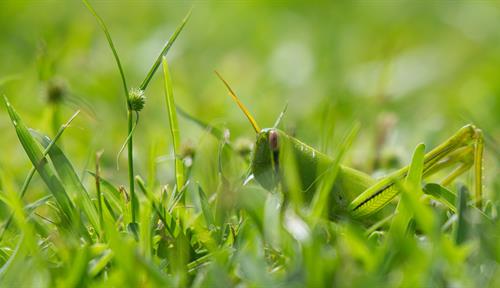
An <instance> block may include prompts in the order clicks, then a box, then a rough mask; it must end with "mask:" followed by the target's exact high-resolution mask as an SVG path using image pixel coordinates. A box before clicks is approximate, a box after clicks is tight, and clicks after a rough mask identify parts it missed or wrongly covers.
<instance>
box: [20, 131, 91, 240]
mask: <svg viewBox="0 0 500 288" xmlns="http://www.w3.org/2000/svg"><path fill="white" fill-rule="evenodd" d="M30 132H31V134H32V135H33V136H34V138H35V139H36V140H37V141H38V142H39V143H40V144H41V145H42V146H43V147H44V148H47V147H48V145H50V143H51V142H52V141H51V139H50V138H49V137H48V136H46V135H43V134H42V133H40V132H37V131H34V130H31V131H30ZM49 157H50V160H51V161H52V163H53V164H54V168H55V170H56V172H57V174H58V175H59V179H61V181H62V183H63V185H64V187H65V188H66V189H67V191H74V193H76V195H75V196H76V197H77V199H78V200H79V201H77V202H78V203H79V204H81V205H82V209H83V212H84V213H85V215H86V216H87V218H88V220H89V222H90V224H91V225H92V226H93V227H94V229H95V231H100V225H99V214H98V213H97V210H96V207H95V206H94V204H93V203H92V200H91V199H90V196H89V194H88V192H87V190H86V189H85V187H84V186H83V184H82V182H81V181H80V179H79V178H78V175H77V174H76V172H75V169H74V168H73V165H71V162H70V161H69V159H68V158H67V157H66V155H64V153H63V152H62V151H61V149H59V147H58V146H57V145H56V144H54V145H53V146H52V149H50V150H49Z"/></svg>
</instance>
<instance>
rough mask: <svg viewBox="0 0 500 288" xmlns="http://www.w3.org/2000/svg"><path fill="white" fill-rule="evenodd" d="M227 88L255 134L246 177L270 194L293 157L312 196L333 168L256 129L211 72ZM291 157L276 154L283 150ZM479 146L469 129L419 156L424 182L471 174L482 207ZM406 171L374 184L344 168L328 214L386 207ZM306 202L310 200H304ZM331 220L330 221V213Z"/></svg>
mask: <svg viewBox="0 0 500 288" xmlns="http://www.w3.org/2000/svg"><path fill="white" fill-rule="evenodd" d="M216 74H217V76H218V77H219V78H220V79H221V80H222V82H223V83H224V85H225V86H226V88H227V90H228V92H229V95H230V96H231V97H232V98H233V100H234V101H235V102H236V103H237V104H238V106H239V107H240V109H241V110H242V111H243V113H244V114H245V116H246V117H247V118H248V120H249V122H250V124H251V125H252V127H253V129H254V130H255V133H256V134H257V137H256V142H255V148H254V152H253V156H252V157H253V158H252V162H251V173H252V174H253V176H254V178H255V180H257V182H259V184H260V185H261V186H262V187H264V188H265V189H266V190H269V191H272V190H274V189H275V188H276V187H277V186H278V184H280V183H281V184H282V187H283V186H286V185H285V183H284V182H286V181H283V180H284V179H283V177H285V175H286V174H285V173H284V172H285V171H283V170H284V167H290V166H289V165H287V164H288V163H290V162H289V161H291V159H290V158H291V157H290V156H292V157H294V158H295V159H294V161H295V164H296V165H294V166H295V167H296V168H297V171H296V173H297V174H298V178H299V180H300V183H301V190H302V191H303V192H304V193H305V194H309V195H310V194H311V193H309V192H310V191H314V187H315V184H316V183H317V182H318V179H319V178H320V177H322V176H323V175H325V174H326V172H327V170H328V169H329V168H330V167H331V166H332V163H333V161H334V160H333V158H332V157H330V156H328V155H325V154H324V153H321V152H320V151H318V150H316V149H314V148H313V147H311V146H309V145H307V144H305V143H303V142H301V141H300V140H298V139H296V138H294V137H292V136H290V135H288V134H287V133H285V132H284V131H282V130H280V129H278V128H276V126H277V125H275V127H273V128H264V129H261V128H260V127H259V125H258V124H257V122H256V121H255V119H254V118H253V117H252V115H251V114H250V112H249V111H248V109H247V108H246V107H245V106H244V105H243V103H242V102H241V101H240V100H239V98H238V97H237V96H236V94H235V92H234V91H233V90H232V89H231V87H230V86H229V84H228V83H227V82H226V81H225V80H224V79H223V78H222V77H221V76H220V75H219V74H218V73H217V72H216ZM285 146H286V147H287V149H290V150H288V151H291V153H281V152H282V151H283V148H284V147H285ZM483 150H484V142H483V135H482V132H481V130H480V129H478V128H476V127H475V126H474V125H472V124H469V125H466V126H464V127H462V128H461V129H460V130H458V131H457V132H456V133H455V134H454V135H453V136H451V137H450V138H449V139H447V140H446V141H444V142H443V143H442V144H440V145H438V146H437V147H435V148H434V149H432V150H431V151H430V152H428V153H426V154H425V156H424V164H423V165H424V166H423V177H428V176H430V175H432V174H434V173H436V172H438V171H440V170H442V169H444V168H448V167H452V166H456V168H455V169H454V170H453V171H452V172H451V173H450V174H449V175H448V176H447V177H445V178H444V179H443V180H442V182H441V185H442V186H447V185H449V184H451V183H452V182H453V181H454V180H455V179H456V178H457V177H458V176H460V175H462V174H463V173H465V172H467V171H468V170H469V169H471V168H472V169H473V172H474V191H475V193H474V194H475V197H474V198H475V199H474V200H475V205H476V206H477V207H481V197H482V161H483ZM408 170H409V166H405V167H403V168H401V169H399V170H397V171H395V172H394V173H391V174H390V175H388V176H386V177H384V178H382V179H379V180H376V179H373V178H372V177H371V176H370V175H368V174H366V173H364V172H362V171H359V170H356V169H353V168H350V167H347V166H344V165H340V166H339V171H338V174H337V177H336V178H335V182H334V185H333V188H332V190H331V191H330V197H329V198H330V203H329V205H330V210H332V211H335V213H339V211H341V212H347V213H348V214H349V215H351V216H352V217H354V218H358V219H360V218H366V217H367V216H370V215H372V214H374V213H375V212H377V211H379V210H380V209H382V208H383V207H385V206H386V205H387V204H388V203H389V202H390V201H391V200H392V199H393V198H394V197H396V196H397V195H398V193H399V192H400V191H399V187H400V186H398V185H397V183H398V182H400V181H402V180H403V179H404V178H405V177H406V175H407V174H408ZM309 198H310V197H309ZM330 216H331V217H334V215H332V213H331V211H330Z"/></svg>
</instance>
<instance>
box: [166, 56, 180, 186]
mask: <svg viewBox="0 0 500 288" xmlns="http://www.w3.org/2000/svg"><path fill="white" fill-rule="evenodd" d="M162 63H163V76H164V78H165V99H166V102H167V110H168V117H169V120H170V121H169V122H170V133H171V134H172V142H173V144H174V155H175V160H174V164H175V180H176V184H177V191H181V190H182V188H183V187H184V164H183V163H182V159H180V157H179V154H180V146H181V144H180V135H179V124H178V123H177V113H176V109H175V102H174V92H173V89H172V79H171V78H170V72H169V70H168V63H167V58H165V57H163V61H162Z"/></svg>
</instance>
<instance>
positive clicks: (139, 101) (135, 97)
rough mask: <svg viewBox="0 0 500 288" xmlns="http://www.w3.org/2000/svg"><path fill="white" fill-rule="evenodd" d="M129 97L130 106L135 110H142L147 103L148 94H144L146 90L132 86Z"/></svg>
mask: <svg viewBox="0 0 500 288" xmlns="http://www.w3.org/2000/svg"><path fill="white" fill-rule="evenodd" d="M128 99H129V101H130V107H131V108H132V110H133V111H137V112H139V111H141V110H142V108H144V104H145V103H146V96H144V90H141V89H138V88H132V89H131V90H130V92H129V93H128Z"/></svg>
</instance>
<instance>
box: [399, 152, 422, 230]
mask: <svg viewBox="0 0 500 288" xmlns="http://www.w3.org/2000/svg"><path fill="white" fill-rule="evenodd" d="M424 154H425V145H424V144H422V143H421V144H419V145H417V147H416V148H415V151H414V152H413V157H412V161H411V163H410V168H409V170H408V175H407V176H406V178H405V182H404V184H403V185H402V186H403V187H404V188H403V189H402V190H404V191H402V193H401V198H404V197H405V196H406V195H405V194H407V193H415V192H417V190H420V183H421V181H422V172H423V165H424ZM405 188H406V189H405ZM417 199H418V198H417ZM395 213H396V214H397V215H396V216H395V217H394V219H393V221H392V224H391V228H390V232H391V233H397V234H404V233H405V231H406V229H407V227H408V223H409V222H410V220H411V218H412V217H413V216H414V215H413V213H412V211H411V209H410V207H408V206H407V201H403V199H401V201H399V203H398V206H397V207H396V212H395Z"/></svg>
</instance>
